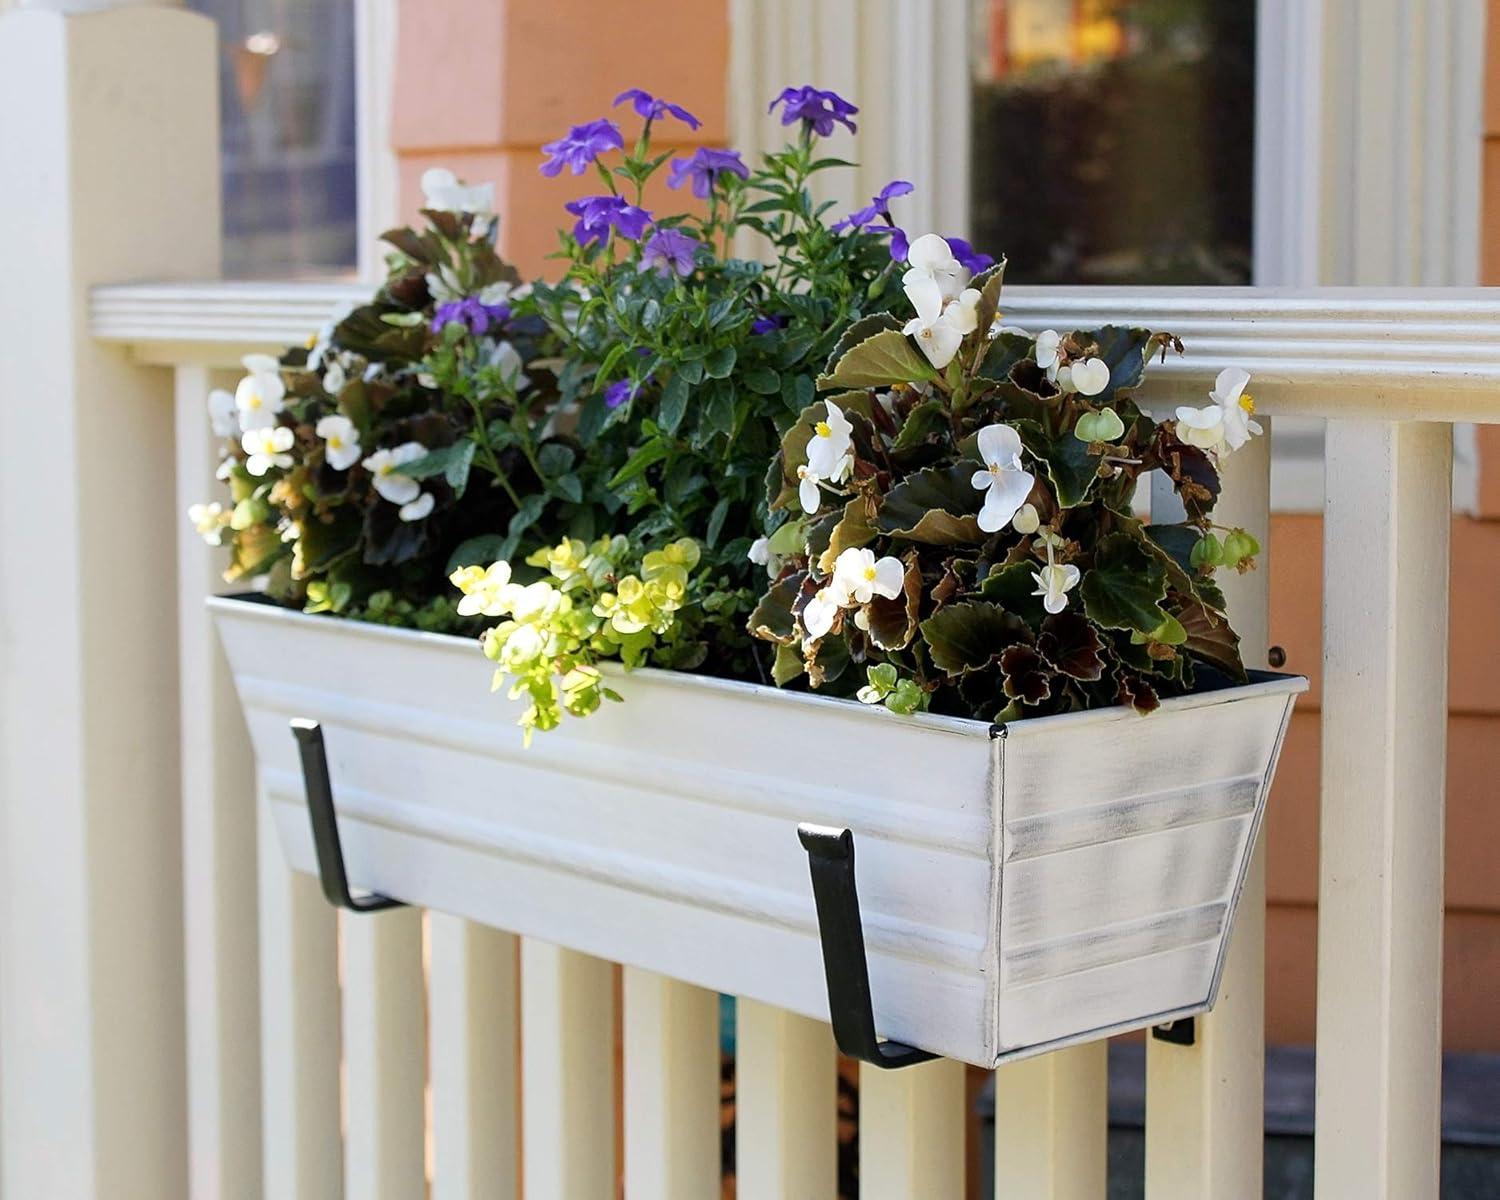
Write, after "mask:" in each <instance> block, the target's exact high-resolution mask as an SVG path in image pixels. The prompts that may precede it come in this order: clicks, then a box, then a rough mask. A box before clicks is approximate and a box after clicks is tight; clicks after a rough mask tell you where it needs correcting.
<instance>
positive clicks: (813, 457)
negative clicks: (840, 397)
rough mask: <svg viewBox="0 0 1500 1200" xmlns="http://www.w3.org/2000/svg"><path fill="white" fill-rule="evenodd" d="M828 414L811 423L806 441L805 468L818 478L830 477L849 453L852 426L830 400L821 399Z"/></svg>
mask: <svg viewBox="0 0 1500 1200" xmlns="http://www.w3.org/2000/svg"><path fill="white" fill-rule="evenodd" d="M823 405H824V407H825V408H826V409H827V410H828V415H827V417H826V418H825V419H824V420H821V421H818V422H817V423H816V424H814V425H813V435H812V439H811V440H810V441H809V442H808V443H807V468H808V470H809V471H811V472H812V473H813V474H814V475H815V476H817V477H818V478H819V479H832V478H833V476H834V473H835V471H836V470H837V467H838V464H839V463H840V462H841V461H842V460H843V458H844V457H845V455H847V454H848V453H849V433H850V431H851V430H852V429H853V428H854V426H852V425H850V424H849V420H848V418H847V417H845V416H844V413H843V410H842V409H840V408H839V406H838V405H837V404H835V403H834V402H833V401H832V400H825V401H823Z"/></svg>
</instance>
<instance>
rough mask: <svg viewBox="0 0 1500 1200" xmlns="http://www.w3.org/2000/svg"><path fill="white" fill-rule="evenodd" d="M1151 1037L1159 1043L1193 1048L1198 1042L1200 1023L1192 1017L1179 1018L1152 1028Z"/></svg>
mask: <svg viewBox="0 0 1500 1200" xmlns="http://www.w3.org/2000/svg"><path fill="white" fill-rule="evenodd" d="M1151 1036H1152V1037H1154V1038H1155V1039H1156V1040H1157V1041H1158V1042H1171V1043H1172V1045H1174V1046H1193V1045H1196V1044H1197V1042H1198V1023H1197V1021H1195V1020H1194V1019H1193V1018H1192V1017H1178V1018H1177V1019H1176V1020H1175V1021H1168V1022H1166V1023H1165V1024H1163V1025H1153V1026H1151Z"/></svg>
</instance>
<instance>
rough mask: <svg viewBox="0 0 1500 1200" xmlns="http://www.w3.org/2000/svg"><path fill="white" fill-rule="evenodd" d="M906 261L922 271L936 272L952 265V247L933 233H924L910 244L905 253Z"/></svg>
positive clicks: (954, 260) (953, 260) (953, 261)
mask: <svg viewBox="0 0 1500 1200" xmlns="http://www.w3.org/2000/svg"><path fill="white" fill-rule="evenodd" d="M906 261H907V262H908V263H910V264H911V265H912V266H913V267H916V268H918V269H919V270H923V271H936V270H939V269H940V268H942V267H947V266H951V265H953V264H954V263H955V262H956V261H957V260H956V259H955V258H954V257H953V247H952V246H950V245H948V243H947V241H946V240H945V239H944V238H942V237H940V236H939V235H937V234H935V233H924V234H923V235H922V236H921V237H919V238H918V239H917V240H916V241H914V242H913V243H912V244H911V248H910V249H909V250H907V252H906Z"/></svg>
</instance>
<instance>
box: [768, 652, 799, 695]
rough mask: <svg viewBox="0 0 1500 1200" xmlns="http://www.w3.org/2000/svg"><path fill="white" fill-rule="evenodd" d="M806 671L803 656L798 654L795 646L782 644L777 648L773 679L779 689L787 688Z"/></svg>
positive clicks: (773, 662) (772, 664)
mask: <svg viewBox="0 0 1500 1200" xmlns="http://www.w3.org/2000/svg"><path fill="white" fill-rule="evenodd" d="M805 669H806V668H804V667H803V665H802V655H801V654H799V653H798V652H797V647H796V646H795V645H791V644H782V645H779V646H777V647H776V658H775V659H774V660H773V661H772V663H771V679H772V680H773V681H774V682H775V684H776V686H777V687H785V686H786V685H787V684H789V683H791V681H792V680H794V679H796V678H797V676H799V675H801V674H802V672H803V671H804V670H805Z"/></svg>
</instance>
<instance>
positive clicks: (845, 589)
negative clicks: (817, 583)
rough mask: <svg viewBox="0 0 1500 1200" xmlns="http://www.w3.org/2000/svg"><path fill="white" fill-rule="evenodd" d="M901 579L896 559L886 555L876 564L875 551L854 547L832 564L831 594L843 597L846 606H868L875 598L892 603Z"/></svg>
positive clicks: (903, 576) (898, 589)
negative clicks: (854, 604)
mask: <svg viewBox="0 0 1500 1200" xmlns="http://www.w3.org/2000/svg"><path fill="white" fill-rule="evenodd" d="M905 577H906V568H905V567H903V566H902V565H901V560H900V559H899V558H895V557H893V556H891V555H889V554H888V555H886V556H885V557H884V558H882V559H880V560H879V561H877V560H876V558H875V551H873V550H866V549H862V548H859V547H856V546H851V547H849V549H847V550H845V551H843V553H841V554H840V555H839V556H838V558H837V559H836V560H835V561H834V564H833V588H834V593H835V595H841V596H844V597H846V599H845V603H846V604H847V603H848V602H849V601H851V600H852V601H854V602H855V603H857V604H868V603H869V602H870V601H871V600H872V599H874V598H875V597H876V596H884V597H885V598H886V599H887V600H894V599H895V598H896V597H897V596H899V595H900V594H901V584H902V581H903V580H904V579H905Z"/></svg>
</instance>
